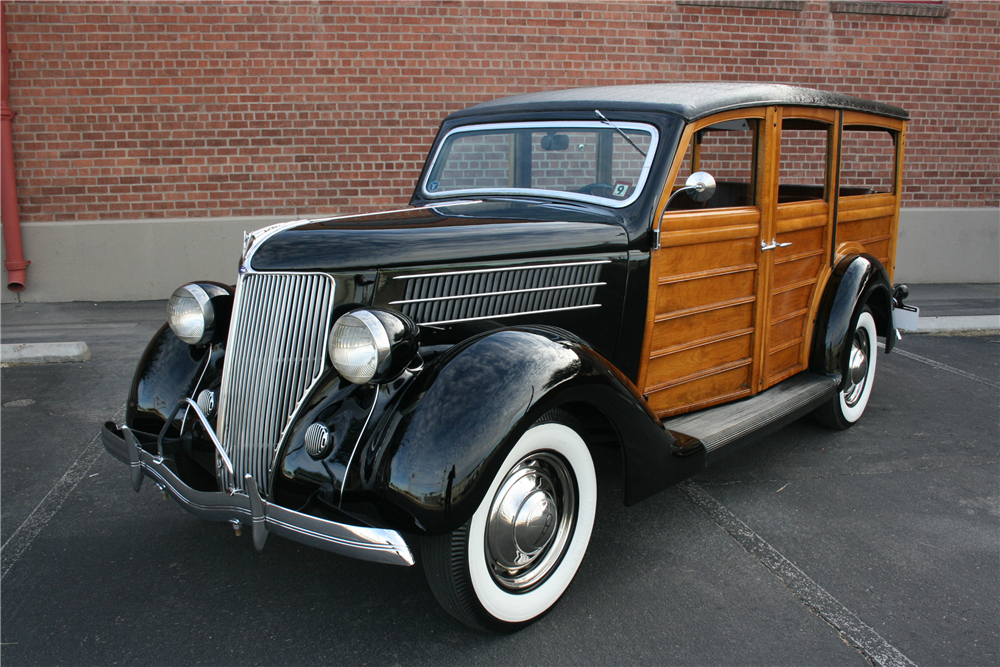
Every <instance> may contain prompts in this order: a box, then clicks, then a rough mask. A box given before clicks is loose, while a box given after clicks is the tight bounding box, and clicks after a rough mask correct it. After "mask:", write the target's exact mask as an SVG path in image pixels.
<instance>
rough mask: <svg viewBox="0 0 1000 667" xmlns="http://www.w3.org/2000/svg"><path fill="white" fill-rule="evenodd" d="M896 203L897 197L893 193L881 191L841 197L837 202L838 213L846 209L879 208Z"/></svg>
mask: <svg viewBox="0 0 1000 667" xmlns="http://www.w3.org/2000/svg"><path fill="white" fill-rule="evenodd" d="M895 203H896V197H895V196H893V195H891V194H886V193H881V194H874V195H859V196H856V197H841V198H840V203H838V204H837V215H840V214H841V213H843V212H844V211H855V210H857V209H861V208H865V209H870V208H879V207H882V206H892V205H894V204H895Z"/></svg>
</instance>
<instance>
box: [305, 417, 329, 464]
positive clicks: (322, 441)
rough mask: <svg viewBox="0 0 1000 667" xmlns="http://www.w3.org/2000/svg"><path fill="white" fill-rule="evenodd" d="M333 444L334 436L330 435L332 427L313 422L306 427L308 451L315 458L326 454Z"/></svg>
mask: <svg viewBox="0 0 1000 667" xmlns="http://www.w3.org/2000/svg"><path fill="white" fill-rule="evenodd" d="M332 444H333V438H331V437H330V429H328V428H327V427H326V426H324V425H323V424H313V425H312V426H310V427H309V428H308V429H306V451H307V452H309V456H311V457H313V458H314V459H319V458H322V457H324V456H326V455H327V453H329V451H330V445H332Z"/></svg>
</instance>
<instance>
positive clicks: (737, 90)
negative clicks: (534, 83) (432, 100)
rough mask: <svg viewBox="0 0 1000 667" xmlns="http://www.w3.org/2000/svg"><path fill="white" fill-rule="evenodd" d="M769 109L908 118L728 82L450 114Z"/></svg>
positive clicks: (576, 91)
mask: <svg viewBox="0 0 1000 667" xmlns="http://www.w3.org/2000/svg"><path fill="white" fill-rule="evenodd" d="M766 105H780V106H786V105H787V106H805V107H823V108H827V109H829V108H833V109H843V110H846V111H861V112H865V113H871V114H876V115H879V116H889V117H891V118H899V119H902V120H908V119H909V117H910V115H909V114H908V113H907V112H906V111H904V110H903V109H900V108H899V107H894V106H891V105H889V104H882V103H880V102H872V101H869V100H862V99H859V98H857V97H850V96H848V95H841V94H840V93H830V92H826V91H823V90H813V89H811V88H801V87H799V86H789V85H785V84H780V83H738V82H730V81H710V82H690V83H653V84H642V85H633V86H600V87H590V88H571V89H567V90H552V91H544V92H539V93H527V94H525V95H515V96H514V97H502V98H500V99H496V100H491V101H489V102H484V103H482V104H477V105H476V106H473V107H469V108H468V109H463V110H461V111H457V112H455V113H453V114H451V115H450V116H449V117H448V118H449V120H450V119H453V118H454V119H459V118H467V117H470V116H479V115H483V114H501V113H519V112H520V113H523V112H526V111H529V112H530V111H578V110H585V111H590V110H593V109H600V110H601V111H605V110H608V109H611V110H615V111H660V112H666V113H670V114H674V115H676V116H680V117H681V118H683V119H685V120H687V121H692V120H697V119H699V118H704V117H705V116H709V115H711V114H714V113H718V112H720V111H728V110H730V109H740V108H744V107H756V106H766Z"/></svg>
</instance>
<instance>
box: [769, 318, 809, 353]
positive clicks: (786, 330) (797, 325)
mask: <svg viewBox="0 0 1000 667" xmlns="http://www.w3.org/2000/svg"><path fill="white" fill-rule="evenodd" d="M808 314H809V310H808V309H806V308H803V309H802V310H796V311H794V312H792V313H789V314H788V315H786V316H785V317H784V318H783V319H780V320H776V321H774V322H771V329H770V332H771V338H770V341H769V342H770V347H771V349H772V350H773V349H775V348H778V347H782V346H784V345H785V344H786V343H788V342H790V341H793V340H796V339H800V338H802V337H803V335H804V334H805V328H806V316H807V315H808Z"/></svg>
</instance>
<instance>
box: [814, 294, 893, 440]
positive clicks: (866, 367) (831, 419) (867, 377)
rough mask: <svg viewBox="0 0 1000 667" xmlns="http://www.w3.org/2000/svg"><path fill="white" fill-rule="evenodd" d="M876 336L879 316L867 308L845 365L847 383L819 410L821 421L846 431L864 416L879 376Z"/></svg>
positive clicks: (818, 417) (861, 316) (860, 319)
mask: <svg viewBox="0 0 1000 667" xmlns="http://www.w3.org/2000/svg"><path fill="white" fill-rule="evenodd" d="M876 336H877V334H876V331H875V319H874V318H873V317H872V314H871V311H869V310H868V309H867V308H866V309H865V310H863V311H862V312H861V315H860V316H859V317H858V324H857V326H855V328H854V338H853V341H852V343H851V352H850V356H849V357H848V362H847V368H846V369H844V374H845V384H844V387H843V389H841V391H840V392H839V393H838V394H837V395H836V396H834V397H833V398H832V399H830V401H829V402H828V403H826V404H824V405H823V406H822V407H820V408H819V409H818V410H816V419H817V420H818V421H819V423H821V424H823V425H824V426H828V427H830V428H834V429H837V430H841V431H842V430H844V429H846V428H850V427H851V426H853V425H854V423H855V422H856V421H858V419H860V418H861V415H862V414H863V413H864V411H865V407H866V406H867V405H868V397H869V396H871V392H872V383H873V382H874V380H875V362H876V360H877V356H878V338H876Z"/></svg>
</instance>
